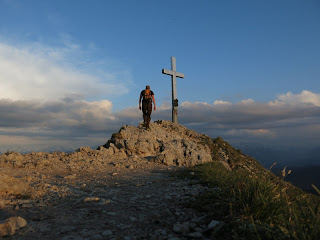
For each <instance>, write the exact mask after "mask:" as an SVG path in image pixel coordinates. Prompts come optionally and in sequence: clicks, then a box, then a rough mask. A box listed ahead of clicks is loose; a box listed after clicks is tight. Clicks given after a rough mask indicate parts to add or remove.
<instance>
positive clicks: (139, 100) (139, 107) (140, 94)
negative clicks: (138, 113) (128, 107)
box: [139, 94, 142, 110]
mask: <svg viewBox="0 0 320 240" xmlns="http://www.w3.org/2000/svg"><path fill="white" fill-rule="evenodd" d="M141 98H142V95H141V94H140V98H139V110H141Z"/></svg>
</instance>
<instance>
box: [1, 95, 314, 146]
mask: <svg viewBox="0 0 320 240" xmlns="http://www.w3.org/2000/svg"><path fill="white" fill-rule="evenodd" d="M319 101H320V94H318V93H313V92H311V91H302V92H301V93H299V94H293V93H286V94H283V95H279V96H278V97H277V98H276V99H275V100H272V101H270V102H267V103H258V102H255V101H254V100H252V99H250V100H244V101H240V102H238V103H234V104H232V103H228V104H225V103H224V102H222V101H214V103H212V104H209V103H204V102H183V103H182V104H181V106H180V107H179V122H180V123H181V124H183V125H185V126H187V127H189V128H192V129H194V130H197V131H200V132H203V133H206V134H208V135H210V136H211V137H217V136H222V137H224V138H226V139H228V140H230V141H243V142H245V141H248V142H250V141H251V142H263V141H269V142H274V143H280V142H282V144H289V145H290V144H291V145H300V146H302V145H310V144H313V145H317V144H318V143H319V142H320V141H319V140H320V137H319V136H320V134H319V133H320V106H319ZM0 113H1V116H2V117H1V119H0V135H1V136H2V137H1V138H0V144H1V145H5V144H6V142H7V143H12V141H13V139H15V138H14V136H15V137H16V139H17V141H20V144H21V145H23V144H27V143H30V144H31V143H32V144H33V145H36V144H37V141H38V143H43V140H44V139H47V140H48V142H50V141H52V142H55V145H57V144H58V142H59V141H62V143H63V144H67V143H68V142H69V143H73V145H72V144H71V145H72V146H74V144H80V143H82V144H83V143H85V142H84V141H87V142H86V143H85V144H86V145H90V144H91V145H94V144H95V145H99V144H104V142H106V141H107V140H108V138H109V137H110V134H111V133H113V132H116V131H118V130H119V128H120V127H121V126H122V125H125V124H130V125H138V123H139V121H141V120H142V116H141V112H140V111H139V110H138V108H137V107H132V108H127V109H123V110H121V111H118V112H112V103H111V102H110V101H108V100H101V101H92V102H90V101H86V100H77V99H68V98H65V99H61V100H59V101H46V102H39V101H35V100H8V99H2V100H0ZM152 119H153V120H158V119H165V120H170V119H171V110H170V109H168V108H167V106H166V105H164V106H160V107H159V108H158V109H157V111H154V112H153V115H152ZM5 136H7V137H5ZM37 139H38V140H37ZM99 141H100V142H99ZM47 147H49V146H47ZM52 150H54V149H52Z"/></svg>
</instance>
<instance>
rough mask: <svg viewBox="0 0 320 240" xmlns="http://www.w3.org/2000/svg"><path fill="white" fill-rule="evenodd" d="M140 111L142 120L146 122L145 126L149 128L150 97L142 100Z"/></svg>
mask: <svg viewBox="0 0 320 240" xmlns="http://www.w3.org/2000/svg"><path fill="white" fill-rule="evenodd" d="M142 113H143V122H144V123H146V127H147V128H149V125H150V120H151V113H152V102H151V99H145V100H142Z"/></svg>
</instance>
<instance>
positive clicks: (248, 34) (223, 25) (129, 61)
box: [0, 0, 320, 152]
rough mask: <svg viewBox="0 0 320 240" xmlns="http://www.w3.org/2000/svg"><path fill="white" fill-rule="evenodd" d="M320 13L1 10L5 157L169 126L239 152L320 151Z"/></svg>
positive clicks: (224, 4) (299, 5) (61, 4)
mask: <svg viewBox="0 0 320 240" xmlns="http://www.w3.org/2000/svg"><path fill="white" fill-rule="evenodd" d="M319 43H320V2H319V1H311V0H310V1H297V0H283V1H278V0H269V1H263V0H251V1H250V0H243V1H237V0H226V1H218V0H216V1H209V0H199V1H191V0H161V1H146V0H145V1H143V0H137V1H131V0H117V1H116V0H109V1H102V0H94V1H84V0H68V1H64V0H63V1H62V0H56V1H49V0H29V1H23V0H0V83H1V85H0V114H1V118H0V151H2V152H4V151H57V150H67V149H69V150H70V149H76V148H78V147H80V146H99V145H103V144H104V143H105V142H107V140H108V139H109V138H110V136H111V134H112V133H113V132H117V131H118V130H119V129H120V127H121V126H123V125H125V124H128V125H134V126H137V125H138V124H139V122H140V121H142V114H141V112H140V111H139V109H138V100H139V94H140V92H141V90H143V89H144V88H145V86H146V85H150V86H151V90H153V92H154V93H155V99H156V104H157V110H156V111H154V112H153V113H152V120H158V119H162V120H171V78H170V76H168V75H164V74H162V69H163V68H166V69H170V68H171V62H170V59H171V57H172V56H174V57H176V59H177V71H178V72H180V73H184V74H185V78H184V79H180V78H178V79H177V95H178V99H179V107H178V118H179V123H180V124H183V125H184V126H186V127H188V128H191V129H193V130H196V131H199V132H201V133H205V134H207V135H209V136H210V137H217V136H221V137H222V138H224V139H225V140H227V141H229V142H230V143H231V144H261V145H268V146H281V147H287V148H289V147H291V148H292V147H297V148H306V149H307V148H308V149H309V148H317V147H320V146H319V145H320V81H319V80H320V79H319V77H320V66H319V65H320V44H319Z"/></svg>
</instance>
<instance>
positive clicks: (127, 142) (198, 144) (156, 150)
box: [98, 121, 212, 166]
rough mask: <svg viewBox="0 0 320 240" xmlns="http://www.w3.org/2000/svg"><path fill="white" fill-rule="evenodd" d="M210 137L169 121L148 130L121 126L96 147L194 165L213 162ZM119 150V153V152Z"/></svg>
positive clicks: (177, 164)
mask: <svg viewBox="0 0 320 240" xmlns="http://www.w3.org/2000/svg"><path fill="white" fill-rule="evenodd" d="M208 141H210V138H209V137H208V136H206V135H204V134H199V133H197V132H195V131H192V130H189V129H187V128H185V127H183V126H182V125H179V124H174V123H172V122H169V121H156V122H155V123H151V129H150V130H149V129H148V131H146V130H145V128H144V127H143V124H140V126H139V127H133V126H129V125H126V126H123V127H122V128H121V129H120V131H119V132H118V133H116V134H113V135H112V138H111V139H110V140H109V141H108V142H107V143H106V144H105V145H103V146H100V147H99V148H98V149H99V150H101V151H105V152H107V153H109V154H110V155H113V154H119V153H120V155H121V156H140V157H145V158H146V159H148V160H149V161H153V162H157V163H162V164H165V165H171V166H193V165H197V164H202V163H206V162H210V161H212V157H211V151H210V148H209V146H208V145H207V144H205V143H206V142H208ZM121 153H122V154H121Z"/></svg>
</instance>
